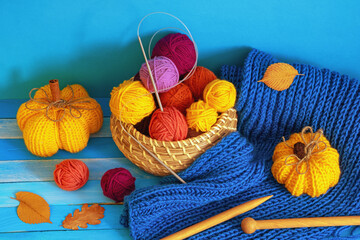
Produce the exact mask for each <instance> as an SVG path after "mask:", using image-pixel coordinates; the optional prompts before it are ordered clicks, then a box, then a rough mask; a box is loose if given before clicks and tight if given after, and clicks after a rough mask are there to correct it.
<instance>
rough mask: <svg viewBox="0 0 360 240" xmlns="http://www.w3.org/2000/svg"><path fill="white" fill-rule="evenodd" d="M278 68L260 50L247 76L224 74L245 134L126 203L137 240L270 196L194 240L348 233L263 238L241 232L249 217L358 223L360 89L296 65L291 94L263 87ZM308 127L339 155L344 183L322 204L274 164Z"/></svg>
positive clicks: (310, 231) (325, 232)
mask: <svg viewBox="0 0 360 240" xmlns="http://www.w3.org/2000/svg"><path fill="white" fill-rule="evenodd" d="M275 62H277V60H276V59H274V58H272V57H271V56H270V55H268V54H266V53H263V52H260V51H258V50H253V51H252V52H251V53H250V54H249V56H248V58H247V59H246V62H245V65H244V67H243V69H242V70H240V69H238V68H236V67H229V66H224V67H223V69H222V74H223V76H222V78H224V79H228V80H231V81H232V82H233V83H234V85H235V86H236V88H237V92H238V95H239V100H238V102H237V104H236V108H237V110H238V116H239V125H238V130H239V132H235V133H232V134H230V135H228V136H227V137H225V138H224V139H222V140H221V141H220V142H219V143H218V144H217V145H216V146H214V147H213V148H211V149H209V150H208V151H206V152H205V153H204V154H203V155H201V157H200V158H198V159H197V160H196V161H195V162H194V163H193V164H192V165H191V166H190V167H189V168H188V169H186V170H185V171H183V172H182V173H180V176H181V177H182V178H183V179H184V180H185V181H186V182H187V184H180V183H178V182H177V181H176V179H174V178H173V177H168V178H165V179H164V183H163V185H160V186H154V187H148V188H144V189H139V190H137V191H135V192H133V194H131V195H130V196H129V197H127V198H125V212H124V217H123V218H122V220H125V222H124V223H125V224H128V226H130V229H131V233H132V236H133V237H134V239H159V238H161V237H165V236H167V235H169V234H171V233H174V232H177V231H179V230H181V229H183V228H184V227H187V226H190V225H193V224H195V223H197V222H199V221H202V220H204V219H207V218H209V217H211V216H213V215H215V214H217V213H220V212H223V211H225V210H227V209H229V208H231V207H234V206H236V205H239V204H241V203H244V202H246V201H249V200H251V199H255V198H258V197H262V196H266V195H271V194H273V195H274V197H273V198H271V199H270V200H269V201H267V202H265V203H263V204H261V205H260V206H258V207H257V208H255V209H253V210H251V211H249V212H247V213H245V214H242V215H240V216H238V217H235V218H233V219H231V220H229V221H227V222H224V223H222V224H219V225H217V226H215V227H213V228H210V229H208V230H205V231H203V232H201V233H198V234H196V235H194V236H192V237H190V238H189V239H323V238H324V237H327V236H330V235H332V236H334V235H339V234H340V230H343V229H347V228H348V227H321V228H297V229H273V230H258V231H256V232H255V233H253V234H251V235H247V234H245V233H243V232H242V230H241V227H240V223H241V220H242V219H243V218H245V217H253V218H254V219H280V218H297V217H321V216H345V215H358V214H360V211H359V203H358V202H359V199H360V188H359V187H358V186H359V184H360V161H359V158H360V145H359V144H358V142H359V140H360V124H359V115H360V86H359V82H357V81H356V80H354V79H349V77H348V76H344V75H340V74H338V73H336V72H331V71H329V70H327V69H322V70H320V69H317V68H315V67H312V66H309V65H300V64H294V65H293V66H294V67H295V68H296V69H297V70H298V71H299V73H301V74H305V76H298V77H296V78H295V81H294V82H293V84H292V85H291V87H290V88H289V89H287V90H286V91H282V92H278V91H274V90H272V89H270V88H268V87H267V86H265V85H264V84H261V83H257V81H258V80H260V79H261V78H262V76H263V74H264V72H265V70H266V68H267V67H268V66H269V65H270V64H272V63H275ZM304 126H312V127H313V129H314V131H316V130H318V129H319V128H322V129H323V130H324V135H325V136H326V138H327V139H328V140H329V142H330V143H331V146H332V147H334V148H336V149H337V150H338V152H339V154H340V168H341V171H342V174H341V177H340V181H339V183H338V184H337V185H336V186H335V187H333V188H331V189H329V191H328V192H327V193H326V194H325V195H322V196H320V197H318V198H311V197H309V196H307V195H302V196H300V197H294V196H292V195H291V194H290V193H289V192H288V191H287V190H286V188H285V187H284V186H283V185H280V184H279V183H277V182H276V180H275V179H274V178H273V176H272V174H271V170H270V169H271V165H272V160H271V156H272V153H273V151H274V148H275V146H276V144H277V143H279V142H280V141H281V137H282V136H285V137H286V138H288V137H289V135H290V134H291V133H294V132H300V131H301V129H302V128H303V127H304Z"/></svg>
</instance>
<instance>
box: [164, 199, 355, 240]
mask: <svg viewBox="0 0 360 240" xmlns="http://www.w3.org/2000/svg"><path fill="white" fill-rule="evenodd" d="M271 197H273V195H271V196H266V197H262V198H258V199H254V200H251V201H248V202H246V203H243V204H240V205H239V206H236V207H234V208H231V209H229V210H226V211H225V212H222V213H219V214H218V215H215V216H213V217H211V218H208V219H206V220H204V221H202V222H199V223H197V224H195V225H192V226H190V227H188V228H185V229H183V230H181V231H179V232H177V233H174V234H172V235H170V236H167V237H165V238H162V239H161V240H180V239H185V238H188V237H190V236H192V235H195V234H197V233H199V232H202V231H204V230H206V229H208V228H211V227H213V226H215V225H217V224H220V223H222V222H225V221H227V220H229V219H231V218H233V217H236V216H238V215H240V214H242V213H245V212H247V211H250V210H251V209H253V208H256V207H257V206H259V205H260V204H262V203H263V202H265V201H267V200H269V199H270V198H271ZM349 225H360V216H346V217H316V218H290V219H271V220H255V219H253V218H250V217H247V218H245V219H244V220H243V221H242V222H241V228H242V230H243V231H244V232H245V233H247V234H251V233H254V232H255V231H256V230H260V229H275V228H302V227H329V226H349Z"/></svg>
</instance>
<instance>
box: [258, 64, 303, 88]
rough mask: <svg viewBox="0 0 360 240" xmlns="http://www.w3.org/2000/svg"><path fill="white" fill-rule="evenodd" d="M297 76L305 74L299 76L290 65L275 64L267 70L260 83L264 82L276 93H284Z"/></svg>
mask: <svg viewBox="0 0 360 240" xmlns="http://www.w3.org/2000/svg"><path fill="white" fill-rule="evenodd" d="M297 75H304V74H299V72H298V71H297V70H296V69H295V68H294V67H293V66H291V65H290V64H287V63H274V64H272V65H270V66H269V67H268V68H267V69H266V72H265V74H264V77H263V79H261V80H260V81H258V82H263V83H265V84H266V85H267V86H268V87H269V88H271V89H274V90H276V91H283V90H286V89H288V88H289V87H290V86H291V84H292V83H293V81H294V78H295V77H296V76H297Z"/></svg>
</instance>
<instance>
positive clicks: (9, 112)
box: [0, 93, 111, 118]
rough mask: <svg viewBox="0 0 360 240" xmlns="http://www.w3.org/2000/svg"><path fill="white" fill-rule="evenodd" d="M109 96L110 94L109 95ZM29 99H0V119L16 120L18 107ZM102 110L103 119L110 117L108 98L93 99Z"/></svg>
mask: <svg viewBox="0 0 360 240" xmlns="http://www.w3.org/2000/svg"><path fill="white" fill-rule="evenodd" d="M109 94H110V93H109ZM28 100H29V99H1V100H0V109H1V111H0V118H16V113H17V110H18V109H19V107H20V105H21V104H22V103H24V102H26V101H28ZM95 100H96V101H98V103H99V104H100V106H101V109H102V110H103V113H104V117H110V115H111V112H110V107H109V101H110V98H95Z"/></svg>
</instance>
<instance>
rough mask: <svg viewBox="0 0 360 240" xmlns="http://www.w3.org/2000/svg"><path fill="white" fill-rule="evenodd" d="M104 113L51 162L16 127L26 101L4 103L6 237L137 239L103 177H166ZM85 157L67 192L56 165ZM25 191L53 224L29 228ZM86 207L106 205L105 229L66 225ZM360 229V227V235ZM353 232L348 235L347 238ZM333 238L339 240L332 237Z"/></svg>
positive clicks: (1, 170) (1, 155)
mask: <svg viewBox="0 0 360 240" xmlns="http://www.w3.org/2000/svg"><path fill="white" fill-rule="evenodd" d="M96 100H97V101H98V102H99V103H100V105H101V107H102V109H103V111H104V125H103V127H102V129H101V130H100V131H99V132H98V133H96V134H93V135H91V138H90V140H89V143H88V146H87V147H86V148H85V149H84V150H83V151H81V152H79V153H76V154H71V153H69V152H66V151H62V150H60V151H59V152H58V153H57V154H55V155H54V156H52V157H50V158H40V157H37V156H34V155H32V154H31V153H30V152H29V151H28V150H27V149H26V146H25V144H24V141H23V139H22V133H21V131H20V130H19V128H18V126H17V123H16V112H17V109H18V108H19V106H20V104H21V103H23V102H25V101H26V100H0V109H1V111H0V239H1V240H2V239H21V240H26V239H31V240H34V239H36V240H37V239H44V240H48V239H51V240H57V239H59V240H60V239H61V240H63V239H66V240H68V239H86V240H91V239H117V240H128V239H131V237H130V235H129V230H128V229H126V228H124V227H123V226H122V225H120V223H119V219H120V214H121V212H122V210H123V206H122V205H119V204H115V203H114V201H113V200H111V199H109V198H107V197H105V196H104V195H103V193H102V189H101V187H100V179H101V177H102V175H103V174H104V173H105V172H106V171H107V170H109V169H111V168H116V167H124V168H126V169H128V170H129V171H130V172H131V173H132V174H133V176H134V177H136V183H135V184H136V188H141V187H145V186H150V185H155V184H158V183H159V180H160V178H158V177H154V176H152V175H150V174H147V173H145V172H144V171H142V170H141V169H139V168H138V167H136V166H135V165H134V164H132V163H131V162H130V161H129V160H127V159H126V158H125V157H124V156H123V154H122V153H121V152H120V151H119V150H118V148H117V147H116V145H115V143H114V141H113V140H112V138H111V132H110V126H109V122H110V121H109V116H110V110H109V106H108V102H109V99H108V98H100V99H96ZM70 158H74V159H80V160H82V161H83V162H85V163H86V165H87V166H88V167H89V170H90V177H89V181H88V182H87V183H86V185H85V186H84V187H82V188H81V189H79V190H77V191H72V192H68V191H64V190H62V189H60V188H59V187H57V185H56V184H55V182H54V179H53V171H54V169H55V165H56V164H58V163H60V162H61V161H62V160H64V159H70ZM19 191H30V192H33V193H36V194H39V195H40V196H42V197H43V198H44V199H45V200H46V201H47V202H48V203H49V204H50V209H51V217H50V219H51V221H52V222H53V223H52V224H50V223H42V224H26V223H23V222H22V221H21V220H20V219H19V218H18V216H17V213H16V208H17V206H18V204H19V202H18V201H16V200H13V199H11V198H10V197H15V193H16V192H19ZM84 203H89V204H91V203H103V205H102V206H103V207H104V208H105V213H104V215H105V217H104V218H103V219H102V220H101V224H99V225H89V227H88V228H87V229H81V228H80V230H76V231H75V230H69V229H65V228H63V227H61V224H62V221H63V220H64V219H65V217H66V216H67V215H68V214H69V213H73V212H74V211H75V209H80V208H81V205H82V204H84ZM359 231H360V229H356V232H359ZM350 232H351V230H350V229H349V230H348V231H346V232H344V233H343V236H344V237H345V238H347V236H350V235H351V234H350ZM328 239H338V238H331V237H329V238H328Z"/></svg>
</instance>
